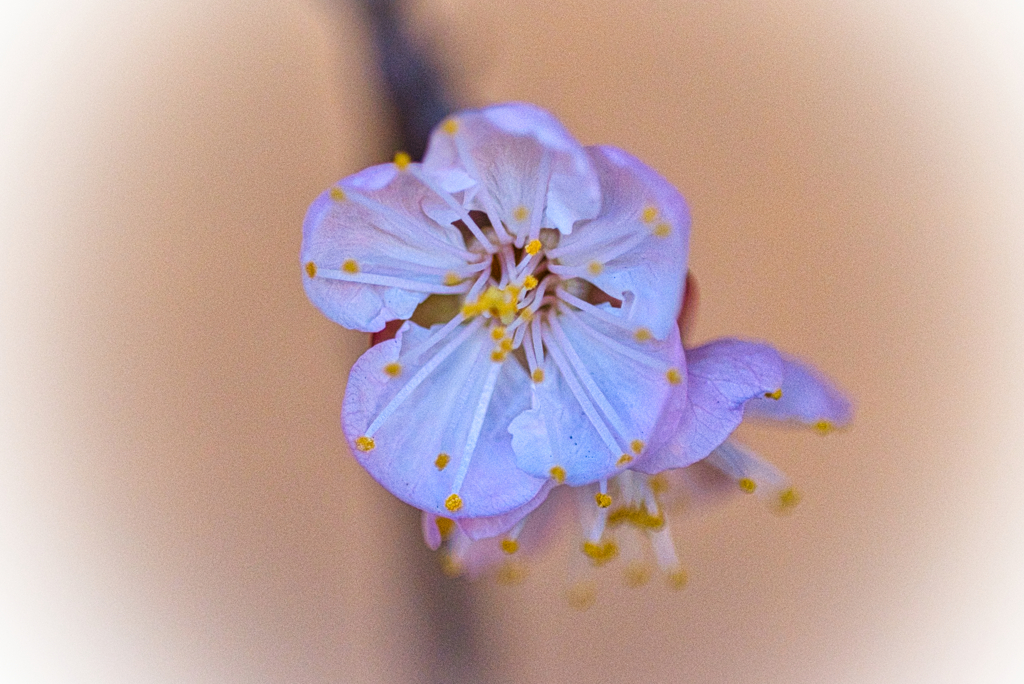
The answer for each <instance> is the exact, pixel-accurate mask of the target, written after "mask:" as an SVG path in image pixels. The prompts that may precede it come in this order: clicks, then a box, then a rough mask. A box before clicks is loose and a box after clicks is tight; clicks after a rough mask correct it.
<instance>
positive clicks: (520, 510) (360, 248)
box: [302, 104, 849, 605]
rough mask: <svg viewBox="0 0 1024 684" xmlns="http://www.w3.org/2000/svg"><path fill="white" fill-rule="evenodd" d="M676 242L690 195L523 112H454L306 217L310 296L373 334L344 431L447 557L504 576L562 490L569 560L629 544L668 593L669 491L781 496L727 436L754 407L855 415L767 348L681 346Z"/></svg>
mask: <svg viewBox="0 0 1024 684" xmlns="http://www.w3.org/2000/svg"><path fill="white" fill-rule="evenodd" d="M688 235H689V215H688V211H687V208H686V205H685V202H684V201H683V199H682V197H681V196H680V195H679V193H678V192H677V191H676V190H675V189H674V188H673V187H672V186H671V185H670V184H669V183H668V182H667V181H665V180H664V179H663V178H662V177H661V176H659V175H658V174H657V173H655V172H654V171H653V170H651V169H650V168H649V167H647V166H645V165H644V164H642V163H641V162H639V161H638V160H636V159H635V158H633V157H631V156H630V155H628V154H627V153H625V152H623V151H621V150H618V149H615V148H610V147H590V148H584V147H582V146H581V145H579V143H577V142H576V141H575V140H574V139H573V138H572V137H571V136H570V135H569V134H568V133H567V132H566V131H565V129H564V128H563V127H562V126H561V124H559V123H558V121H557V120H555V119H554V118H553V117H552V116H551V115H550V114H548V113H547V112H544V111H543V110H540V109H537V108H536V107H532V106H530V105H524V104H506V105H498V106H494V107H489V108H485V109H482V110H476V111H468V112H462V113H460V114H457V115H456V116H454V117H452V118H450V119H448V120H447V121H446V122H444V123H443V124H442V125H441V126H440V127H439V128H438V129H437V130H436V131H435V132H434V134H433V136H432V138H431V142H430V146H429V148H428V150H427V154H426V157H425V158H424V160H423V162H422V163H414V162H412V161H411V160H410V159H409V157H408V156H407V155H405V154H401V153H400V154H399V155H396V157H395V160H394V162H393V163H391V164H382V165H379V166H375V167H371V168H369V169H366V170H364V171H362V172H360V173H358V174H355V175H354V176H350V177H349V178H346V179H345V180H343V181H341V182H340V183H339V184H338V185H336V186H334V187H332V188H331V189H329V190H328V191H327V192H325V193H323V194H322V195H321V196H320V197H319V198H318V199H317V200H316V201H315V202H314V203H313V205H312V206H311V207H310V210H309V212H308V214H307V217H306V222H305V225H304V230H303V246H302V261H303V267H304V270H305V274H306V278H305V286H306V291H307V293H308V295H309V297H310V299H311V300H312V301H313V302H314V303H315V304H316V305H317V306H319V307H320V308H321V310H323V312H324V313H325V314H326V315H327V316H328V317H330V318H331V319H332V320H334V321H336V322H338V323H340V324H342V325H344V326H346V327H349V328H353V329H357V330H363V331H366V332H373V333H377V335H376V336H375V341H377V343H376V344H374V345H373V346H372V347H371V348H370V349H369V350H368V351H367V352H366V353H365V354H363V356H362V357H361V358H360V359H359V360H358V361H357V362H356V364H355V365H354V366H353V368H352V372H351V374H350V377H349V383H348V387H347V389H346V394H345V401H344V406H343V416H342V417H343V427H344V431H345V434H346V436H347V437H348V440H349V443H350V445H351V447H352V449H353V453H354V454H355V455H356V457H357V459H358V460H359V462H360V463H361V464H362V465H363V467H364V468H366V469H367V470H368V471H369V472H370V474H371V475H373V477H374V478H375V479H377V480H378V481H379V482H380V483H381V484H383V485H384V486H385V487H386V488H388V489H389V490H390V491H391V492H392V493H394V494H395V495H396V496H398V497H399V498H401V499H402V500H403V501H406V502H407V503H409V504H411V505H413V506H415V507H417V508H419V509H420V510H422V511H423V517H424V536H425V538H426V541H427V543H428V544H429V545H430V546H431V547H433V548H438V547H439V546H440V545H441V544H442V543H444V544H445V548H446V551H445V556H444V557H445V559H446V569H448V570H449V571H451V572H453V573H455V574H460V573H463V572H466V573H468V574H470V575H476V574H479V573H480V572H481V571H483V570H484V569H486V568H489V567H498V568H500V570H499V578H504V579H505V580H508V581H512V580H514V579H516V578H518V577H519V576H521V571H520V567H521V566H519V565H518V564H516V563H509V562H501V559H502V558H505V559H506V561H507V559H508V558H514V557H517V555H519V554H521V553H522V552H521V550H520V547H521V546H523V545H527V546H528V545H529V541H530V537H531V534H532V535H533V536H534V538H535V539H537V538H539V537H541V536H543V528H544V527H545V524H544V521H545V520H547V519H549V518H551V517H552V515H550V514H549V513H548V512H546V511H554V510H555V509H557V508H558V500H559V499H561V498H563V497H562V496H561V492H564V491H572V492H574V493H575V494H576V496H577V498H578V499H580V501H579V504H580V505H579V511H580V516H581V519H582V521H583V523H584V539H583V541H582V543H581V545H580V548H581V550H582V557H584V558H586V559H589V561H590V562H591V563H592V564H594V565H603V564H604V563H606V562H608V561H609V560H611V559H612V558H615V557H616V556H620V555H621V556H623V557H625V558H626V560H627V563H626V576H627V581H628V582H629V583H630V584H634V585H636V584H641V583H643V582H645V581H646V578H647V577H649V575H650V571H649V569H648V568H649V567H650V565H651V563H649V562H648V561H647V560H646V558H647V557H648V556H653V559H654V564H656V565H657V566H659V567H660V568H662V569H663V570H664V571H665V573H666V575H667V577H668V578H669V582H670V584H671V585H672V586H681V585H682V584H683V583H684V582H685V573H684V572H683V570H682V567H681V565H680V563H679V559H678V555H677V553H676V549H675V545H674V543H673V541H672V534H671V531H670V529H669V524H668V520H667V511H668V510H669V509H670V508H671V507H672V501H673V500H677V501H678V500H679V499H681V498H682V497H683V496H691V497H692V496H693V495H699V494H700V493H702V492H706V491H708V490H713V489H716V488H720V487H721V486H722V483H723V482H731V483H732V484H733V485H734V486H735V487H737V488H739V489H741V490H743V491H748V492H753V491H754V490H755V489H756V490H758V491H759V492H762V493H765V492H767V493H769V495H770V496H771V497H772V498H773V500H774V501H775V502H776V503H777V504H778V505H780V506H788V505H791V504H792V503H795V500H796V497H795V494H793V492H792V490H791V489H790V488H789V487H788V485H786V484H785V479H784V478H783V477H782V476H781V474H780V473H778V471H776V470H775V469H774V468H772V467H771V466H770V465H768V464H766V463H764V462H763V461H761V460H760V459H758V458H756V457H755V456H754V455H753V454H751V453H750V452H749V451H747V450H746V449H744V448H742V447H740V446H739V445H737V444H735V443H734V442H733V441H732V440H729V439H728V438H729V436H730V435H731V433H732V432H733V431H734V430H735V428H736V427H737V426H738V425H739V423H740V421H741V420H742V419H743V418H744V416H759V417H763V418H769V419H774V420H784V421H797V422H802V423H805V424H809V425H817V426H818V427H819V429H820V428H830V427H831V426H833V425H838V424H841V423H843V422H845V421H846V420H847V419H848V418H849V405H848V403H847V402H846V401H845V399H843V397H842V396H841V395H840V394H839V393H838V392H837V391H836V390H835V389H834V388H832V386H831V385H830V384H829V383H828V382H827V381H825V380H824V379H823V378H822V377H821V376H820V375H818V374H817V373H816V372H814V371H813V370H811V369H809V368H807V367H806V366H804V365H802V364H800V363H798V362H796V361H795V360H793V359H791V358H789V357H786V356H784V355H782V354H780V353H778V352H776V351H775V350H774V349H772V348H770V347H768V346H767V345H764V344H760V343H754V342H744V341H740V340H733V339H724V340H716V341H713V342H710V343H708V344H705V345H702V346H700V347H696V348H694V349H689V350H684V349H683V345H682V341H681V337H680V331H679V327H678V324H677V321H676V319H677V316H678V314H679V312H680V308H681V306H682V304H683V295H684V274H685V273H686V261H687V247H688ZM391 321H395V322H397V323H398V325H397V327H396V324H394V323H393V324H391V326H390V327H388V331H389V333H388V334H387V335H385V334H382V333H381V331H383V330H384V329H385V327H386V326H388V324H389V322H391ZM385 337H387V338H389V339H384V338H385ZM709 474H711V475H709ZM559 485H564V487H559ZM549 494H552V496H550V498H549ZM538 509H539V510H538ZM535 511H536V512H535ZM528 521H529V524H528ZM534 521H537V522H534ZM615 530H621V532H619V533H618V534H616V533H615V532H614V531H615ZM616 538H619V539H620V540H622V543H621V544H620V543H618V542H617V541H616ZM626 540H629V541H628V543H627V541H626ZM644 540H646V543H644ZM577 593H578V592H577ZM585 598H586V597H585V596H583V597H582V598H581V596H579V595H577V596H576V597H575V599H574V601H575V602H576V603H578V604H581V605H582V604H584V603H586V600H584V599H585Z"/></svg>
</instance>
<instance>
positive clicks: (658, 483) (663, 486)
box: [647, 473, 668, 494]
mask: <svg viewBox="0 0 1024 684" xmlns="http://www.w3.org/2000/svg"><path fill="white" fill-rule="evenodd" d="M647 486H648V487H650V488H651V491H652V492H654V493H655V494H662V493H664V492H667V491H668V479H667V478H666V477H665V476H664V475H662V474H660V473H659V474H657V475H651V477H650V478H649V479H648V480H647Z"/></svg>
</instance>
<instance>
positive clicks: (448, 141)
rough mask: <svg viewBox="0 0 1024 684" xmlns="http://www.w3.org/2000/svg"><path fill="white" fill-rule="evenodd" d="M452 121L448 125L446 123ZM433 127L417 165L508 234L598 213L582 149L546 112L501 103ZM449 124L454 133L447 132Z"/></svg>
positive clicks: (566, 228)
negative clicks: (463, 194)
mask: <svg viewBox="0 0 1024 684" xmlns="http://www.w3.org/2000/svg"><path fill="white" fill-rule="evenodd" d="M450 122H454V123H450ZM450 122H446V124H442V125H441V126H439V127H438V128H437V129H435V130H434V132H433V134H432V135H431V138H430V145H429V146H428V148H427V153H426V156H425V158H424V160H423V168H424V171H425V172H426V173H428V174H430V175H431V176H432V177H433V178H435V179H436V182H437V183H438V184H439V185H441V186H442V187H444V188H445V189H446V190H448V191H449V192H457V191H460V190H466V189H468V188H471V187H473V186H477V187H475V188H473V189H472V190H469V191H467V195H466V198H467V207H469V208H473V209H479V210H481V211H487V212H493V214H494V215H493V216H492V219H493V220H498V221H501V222H502V223H503V224H504V225H505V226H506V227H507V228H508V231H509V232H510V233H512V234H513V235H520V234H525V233H526V232H528V231H530V230H534V231H535V230H537V229H538V228H539V227H540V226H544V227H555V228H558V230H560V231H561V232H562V233H569V232H571V231H572V227H573V223H574V222H576V221H579V220H581V219H586V218H592V217H594V216H596V215H597V212H598V208H599V205H600V188H599V186H598V181H597V176H596V174H595V173H594V170H593V168H592V166H591V163H590V160H589V158H588V156H587V154H586V152H585V150H584V149H583V147H582V146H581V145H580V144H579V143H578V142H577V141H576V140H575V139H574V138H573V137H572V136H571V135H570V134H569V132H568V131H567V130H566V129H565V127H564V126H562V124H561V123H559V122H558V120H557V119H555V117H553V116H552V115H551V114H549V113H548V112H546V111H544V110H543V109H540V108H538V107H535V106H533V105H529V104H523V103H506V104H501V105H495V106H493V107H486V108H484V109H478V110H470V111H465V112H460V113H459V114H456V115H455V116H454V117H453V118H452V119H451V120H450ZM452 129H454V131H452Z"/></svg>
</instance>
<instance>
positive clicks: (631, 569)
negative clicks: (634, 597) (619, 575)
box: [623, 561, 651, 589]
mask: <svg viewBox="0 0 1024 684" xmlns="http://www.w3.org/2000/svg"><path fill="white" fill-rule="evenodd" d="M623 575H625V578H626V586H628V587H630V588H632V589H636V588H638V587H642V586H644V585H645V584H647V583H648V582H649V581H650V579H651V566H650V565H648V564H647V563H644V562H643V561H633V562H632V563H630V564H629V565H627V566H626V569H625V570H623Z"/></svg>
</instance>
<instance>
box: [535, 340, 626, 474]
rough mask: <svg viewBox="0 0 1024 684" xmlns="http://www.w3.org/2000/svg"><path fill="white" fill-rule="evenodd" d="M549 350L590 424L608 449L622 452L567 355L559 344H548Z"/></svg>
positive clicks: (615, 452) (614, 452)
mask: <svg viewBox="0 0 1024 684" xmlns="http://www.w3.org/2000/svg"><path fill="white" fill-rule="evenodd" d="M548 351H550V352H551V357H552V358H553V359H554V360H555V365H556V366H558V369H559V370H560V371H561V372H562V377H563V378H565V382H566V384H567V385H569V390H570V391H571V392H572V395H573V396H574V397H575V398H576V401H577V402H579V404H580V406H581V407H582V408H583V412H584V413H585V414H586V416H587V418H588V419H589V420H590V424H591V425H593V426H594V429H595V430H596V431H597V434H598V436H599V437H600V438H601V441H602V442H604V444H605V446H606V447H607V448H608V451H609V452H611V453H612V454H620V453H622V449H621V448H620V447H619V445H618V444H617V443H616V441H615V438H614V437H612V434H611V432H609V431H608V427H607V425H605V422H604V420H602V418H601V416H600V415H599V414H598V412H597V410H596V409H595V408H594V405H593V404H592V403H591V401H590V399H589V398H588V397H587V395H586V392H584V390H583V388H582V387H581V386H580V384H579V382H578V381H577V380H576V377H575V376H574V375H573V374H572V372H571V365H570V364H569V363H568V362H566V360H565V357H564V356H563V355H562V350H561V349H559V347H558V345H557V344H550V345H549V346H548Z"/></svg>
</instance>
